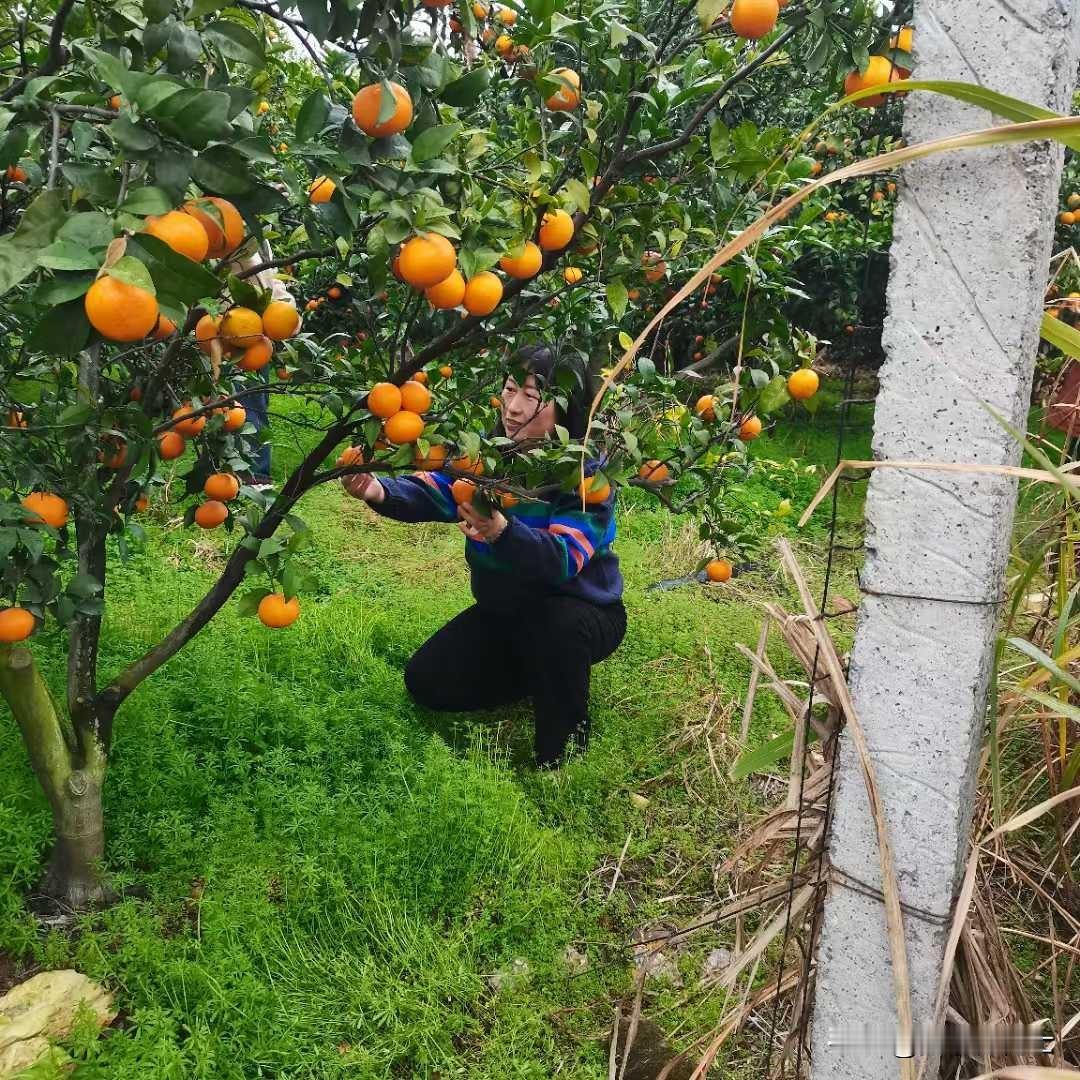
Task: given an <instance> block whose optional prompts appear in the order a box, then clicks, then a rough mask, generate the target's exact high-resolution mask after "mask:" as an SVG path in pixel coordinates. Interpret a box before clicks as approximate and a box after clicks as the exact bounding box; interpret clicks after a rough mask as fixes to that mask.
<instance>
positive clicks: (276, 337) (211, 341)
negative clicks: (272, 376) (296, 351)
mask: <svg viewBox="0 0 1080 1080" xmlns="http://www.w3.org/2000/svg"><path fill="white" fill-rule="evenodd" d="M299 329H300V315H299V313H298V312H297V310H296V308H295V307H293V305H292V304H290V303H288V302H286V301H284V300H271V301H270V303H269V304H267V305H266V307H265V308H264V309H263V312H262V314H261V315H260V314H259V312H257V311H255V310H254V309H252V308H249V307H243V306H240V305H238V306H236V307H231V308H229V310H228V311H226V312H225V314H224V315H221V316H220V317H219V316H215V315H203V316H202V318H201V319H199V321H198V322H197V323H196V324H195V341H196V342H197V343H198V346H199V348H200V349H201V350H202V351H203V352H204V353H206V354H207V355H208V356H209V355H212V354H213V351H214V348H215V346H217V347H219V348H220V349H221V351H222V352H223V353H225V354H227V355H230V356H233V357H235V358H236V366H237V367H238V368H239V369H240V370H241V371H261V370H262V369H263V368H264V367H266V365H267V364H269V363H270V361H271V360H272V359H273V356H274V343H275V342H278V341H284V340H285V339H286V338H290V337H292V336H293V335H294V334H295V333H296V332H297V330H299ZM288 374H289V373H288V371H287V370H286V369H284V368H282V369H280V370H279V371H278V376H279V378H282V379H286V378H288Z"/></svg>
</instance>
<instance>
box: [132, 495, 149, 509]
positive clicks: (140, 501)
mask: <svg viewBox="0 0 1080 1080" xmlns="http://www.w3.org/2000/svg"><path fill="white" fill-rule="evenodd" d="M149 505H150V496H149V495H146V494H142V495H140V496H139V497H138V498H137V499H136V500H135V510H136V512H137V513H140V514H141V513H142V512H143V511H144V510H146V509H147V508H148V507H149Z"/></svg>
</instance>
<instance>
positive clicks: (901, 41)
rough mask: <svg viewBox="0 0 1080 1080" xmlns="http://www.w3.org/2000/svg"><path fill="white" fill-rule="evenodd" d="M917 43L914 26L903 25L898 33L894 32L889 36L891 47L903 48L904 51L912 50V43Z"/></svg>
mask: <svg viewBox="0 0 1080 1080" xmlns="http://www.w3.org/2000/svg"><path fill="white" fill-rule="evenodd" d="M914 44H915V28H914V27H913V26H905V27H903V28H902V29H901V30H900V32H899V33H898V34H893V36H892V37H891V38H889V48H890V49H901V50H902V51H903V52H906V53H909V52H911V47H912V45H914Z"/></svg>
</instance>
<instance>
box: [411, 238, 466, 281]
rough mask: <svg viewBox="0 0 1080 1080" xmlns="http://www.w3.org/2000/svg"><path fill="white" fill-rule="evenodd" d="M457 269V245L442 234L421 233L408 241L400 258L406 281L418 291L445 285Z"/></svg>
mask: <svg viewBox="0 0 1080 1080" xmlns="http://www.w3.org/2000/svg"><path fill="white" fill-rule="evenodd" d="M456 265H457V252H456V251H454V245H453V244H451V243H450V241H449V240H447V239H446V237H445V236H440V235H439V234H438V233H434V232H427V233H420V234H419V235H417V236H414V237H412V238H411V239H409V240H406V241H405V243H404V244H402V245H401V251H400V253H399V254H398V269H399V270H400V272H401V277H402V280H404V281H405V282H406V283H407V284H409V285H411V286H412V287H413V288H414V289H430V288H431V286H432V285H438V284H439V282H440V281H445V280H446V279H447V278H448V277H449V276H450V275H451V274H452V273H453V272H454V268H455V266H456Z"/></svg>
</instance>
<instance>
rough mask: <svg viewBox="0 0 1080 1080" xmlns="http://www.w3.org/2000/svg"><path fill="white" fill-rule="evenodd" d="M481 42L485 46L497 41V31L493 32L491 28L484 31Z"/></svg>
mask: <svg viewBox="0 0 1080 1080" xmlns="http://www.w3.org/2000/svg"><path fill="white" fill-rule="evenodd" d="M480 40H481V41H482V42H483V43H484V44H485V45H490V44H491V43H492V42H493V41H494V40H495V31H494V30H492V29H491V27H490V26H489V27H487V28H486V29H485V30H484V32H483V33H482V34H481V35H480Z"/></svg>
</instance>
